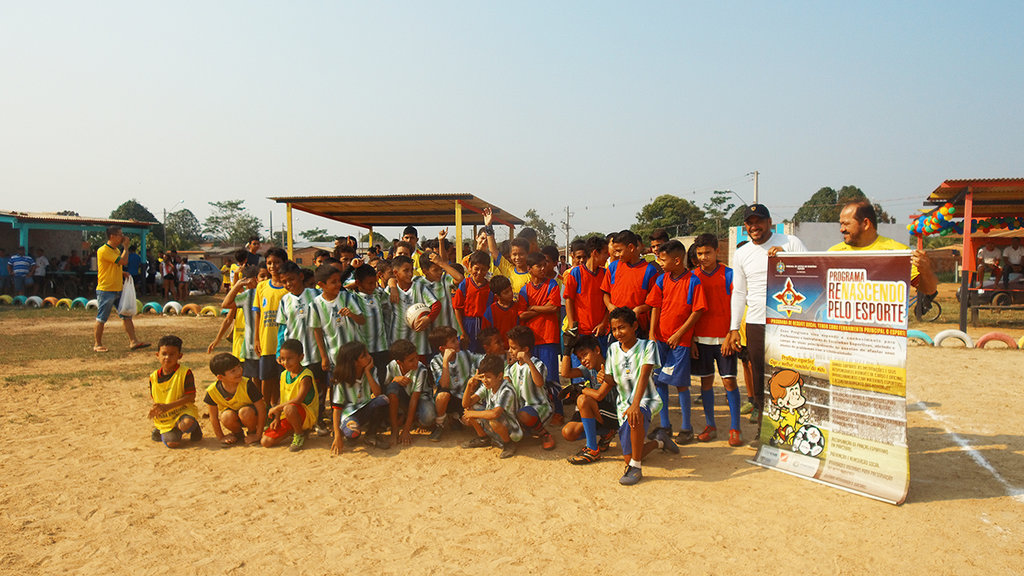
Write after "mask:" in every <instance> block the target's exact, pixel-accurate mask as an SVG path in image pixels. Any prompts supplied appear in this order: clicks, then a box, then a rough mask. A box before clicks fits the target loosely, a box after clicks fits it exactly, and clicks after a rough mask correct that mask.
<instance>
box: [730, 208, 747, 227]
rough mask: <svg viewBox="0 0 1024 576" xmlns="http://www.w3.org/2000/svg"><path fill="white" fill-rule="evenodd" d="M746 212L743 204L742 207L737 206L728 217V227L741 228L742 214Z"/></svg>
mask: <svg viewBox="0 0 1024 576" xmlns="http://www.w3.org/2000/svg"><path fill="white" fill-rule="evenodd" d="M746 210H747V205H746V204H744V205H743V206H737V207H736V209H735V210H733V211H732V214H731V215H730V216H729V220H728V225H729V227H730V228H731V227H733V226H743V213H744V212H745V211H746Z"/></svg>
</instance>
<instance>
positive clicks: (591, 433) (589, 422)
mask: <svg viewBox="0 0 1024 576" xmlns="http://www.w3.org/2000/svg"><path fill="white" fill-rule="evenodd" d="M580 420H581V421H582V422H583V433H584V434H586V435H587V448H589V449H591V450H595V451H596V450H597V420H596V419H594V418H580Z"/></svg>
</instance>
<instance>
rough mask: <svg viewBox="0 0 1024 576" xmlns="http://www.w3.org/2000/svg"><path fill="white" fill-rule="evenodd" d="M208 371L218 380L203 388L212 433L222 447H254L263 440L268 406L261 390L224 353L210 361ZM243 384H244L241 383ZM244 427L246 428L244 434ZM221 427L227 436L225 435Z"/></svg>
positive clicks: (239, 362) (239, 366)
mask: <svg viewBox="0 0 1024 576" xmlns="http://www.w3.org/2000/svg"><path fill="white" fill-rule="evenodd" d="M210 372H213V375H214V376H216V377H217V381H216V382H214V383H213V384H210V385H209V386H208V387H207V388H206V399H205V400H203V402H204V403H205V404H206V409H207V410H208V411H209V413H210V424H211V425H212V426H213V433H214V434H215V435H216V436H217V439H218V440H220V443H221V444H223V445H225V446H231V445H232V444H237V443H239V442H243V441H244V442H245V443H246V444H255V443H256V442H259V441H260V439H261V438H262V437H263V425H264V424H265V423H266V421H267V403H266V402H264V401H263V393H262V392H261V391H260V387H259V386H258V385H256V383H255V382H253V381H252V379H251V378H246V377H244V375H243V374H242V362H241V361H239V360H238V358H236V357H235V356H233V355H231V354H228V353H227V352H221V353H220V354H217V355H216V356H214V357H213V358H212V359H210ZM243 381H244V382H243ZM243 426H244V427H245V428H248V429H249V433H248V434H246V433H245V431H244V429H243ZM224 428H226V429H227V431H228V434H224Z"/></svg>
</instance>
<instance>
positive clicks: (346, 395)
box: [331, 374, 373, 421]
mask: <svg viewBox="0 0 1024 576" xmlns="http://www.w3.org/2000/svg"><path fill="white" fill-rule="evenodd" d="M370 400H373V390H372V389H371V388H370V381H369V380H367V378H366V374H363V375H362V376H360V377H359V380H357V381H356V382H355V384H334V385H333V386H332V388H331V404H333V405H334V406H335V407H336V408H341V419H342V421H344V420H345V418H348V417H349V416H351V415H352V414H353V413H354V412H355V411H356V410H359V409H360V408H362V407H363V406H366V405H367V404H369V402H370Z"/></svg>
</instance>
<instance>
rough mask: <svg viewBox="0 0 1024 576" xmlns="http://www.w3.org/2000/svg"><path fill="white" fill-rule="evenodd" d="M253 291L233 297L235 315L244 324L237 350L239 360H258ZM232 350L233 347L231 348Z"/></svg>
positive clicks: (243, 292)
mask: <svg viewBox="0 0 1024 576" xmlns="http://www.w3.org/2000/svg"><path fill="white" fill-rule="evenodd" d="M255 296H256V292H255V290H242V291H241V292H239V293H238V295H237V296H235V310H236V312H235V314H238V315H240V316H241V317H242V322H244V323H245V332H244V333H243V335H242V345H241V346H239V348H238V359H239V360H243V361H244V360H259V358H260V357H259V356H258V355H257V354H256V311H255V310H254V309H253V306H255ZM232 348H234V346H232Z"/></svg>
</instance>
